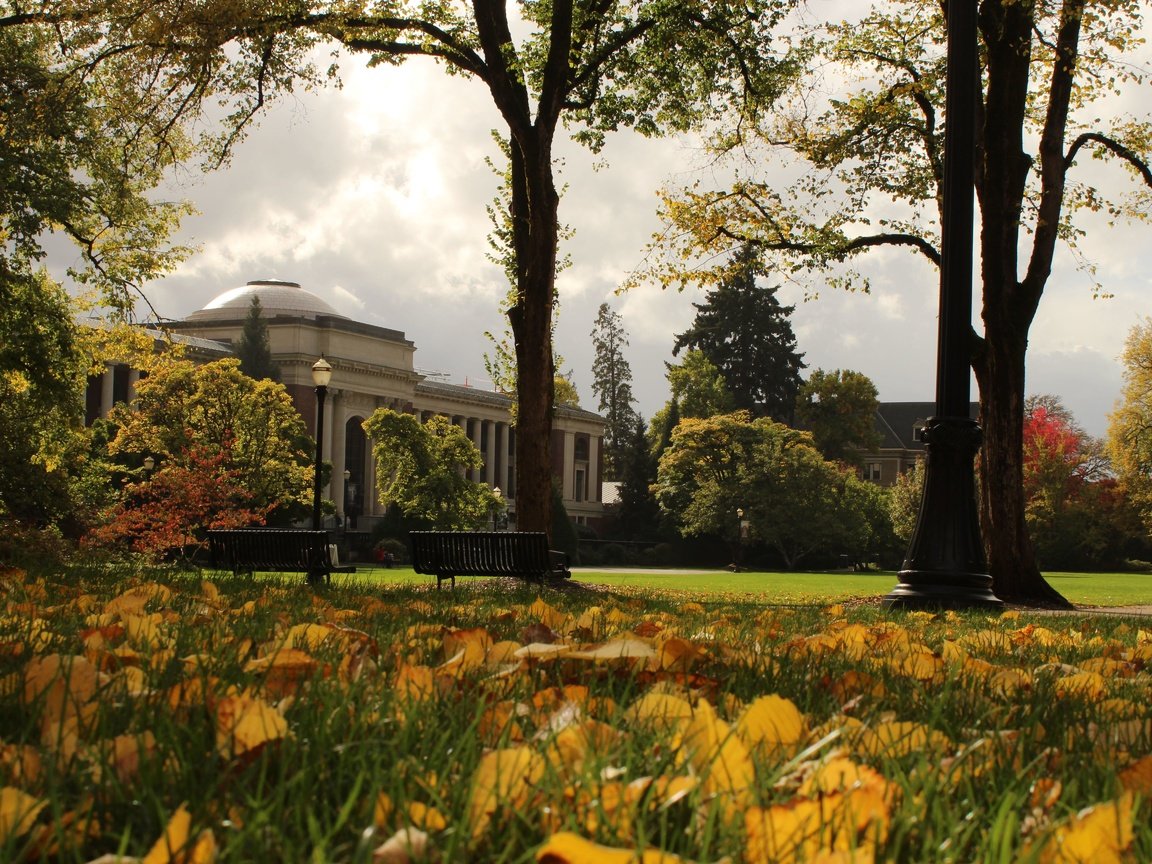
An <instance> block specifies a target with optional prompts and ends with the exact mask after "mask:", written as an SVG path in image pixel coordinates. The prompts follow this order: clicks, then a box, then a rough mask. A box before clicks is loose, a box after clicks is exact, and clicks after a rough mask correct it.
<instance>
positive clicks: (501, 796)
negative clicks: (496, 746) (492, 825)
mask: <svg viewBox="0 0 1152 864" xmlns="http://www.w3.org/2000/svg"><path fill="white" fill-rule="evenodd" d="M544 768H545V762H544V758H543V757H542V756H540V755H539V754H538V753H536V752H535V751H533V750H530V749H529V748H528V747H512V748H508V749H504V750H493V751H492V752H491V753H486V754H485V755H484V756H483V757H482V758H481V759H480V764H479V765H478V766H476V773H475V774H473V775H472V788H471V792H470V794H469V798H468V823H469V825H471V827H472V836H473V837H479V836H480V835H482V834H483V833H484V832H485V831H486V830H487V828H488V824H489V822H490V821H491V819H492V815H493V814H494V813H496V811H497V810H499V809H501V808H505V807H517V806H520V805H522V804H523V803H524V801H525V800H526V799H527V797H528V794H529V793H530V792H531V789H532V786H533V784H535V783H536V782H537V781H538V780H539V779H540V777H541V775H542V774H543V773H544Z"/></svg>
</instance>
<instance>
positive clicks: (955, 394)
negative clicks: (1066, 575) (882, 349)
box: [884, 0, 1004, 609]
mask: <svg viewBox="0 0 1152 864" xmlns="http://www.w3.org/2000/svg"><path fill="white" fill-rule="evenodd" d="M976 2H977V0H960V2H954V3H949V4H948V71H947V79H946V82H945V123H944V207H943V214H942V226H941V227H942V231H941V239H942V242H941V262H940V317H939V344H938V348H937V356H936V416H934V417H932V418H930V419H929V420H928V422H927V423H926V424H925V426H924V429H923V431H922V432H921V435H920V439H921V440H922V441H923V442H924V449H925V451H926V453H927V462H926V464H925V473H924V496H923V498H922V499H921V503H920V513H919V515H918V516H917V519H916V528H915V530H914V531H913V533H912V539H911V540H910V541H909V544H908V555H907V557H906V558H905V559H904V566H903V567H902V568H901V570H900V574H899V579H900V583H899V584H898V585H897V586H896V587H895V588H894V589H893V590H892V592H891V593H889V594H888V595H887V596H886V597H885V598H884V605H885V606H886V607H888V608H902V609H923V608H941V607H943V608H952V609H960V608H974V607H976V608H978V607H983V608H1000V607H1002V606H1003V605H1004V603H1003V601H1001V600H1000V598H999V597H997V596H996V595H995V594H993V593H992V577H991V576H990V575H988V564H987V560H986V559H985V556H984V543H983V541H982V540H981V538H980V520H979V516H978V514H977V512H976V482H975V471H974V468H973V461H974V460H975V458H976V453H977V451H978V450H979V449H980V437H981V432H980V427H979V425H977V423H976V422H975V421H974V420H972V419H971V417H970V416H969V409H968V403H969V398H970V392H969V391H970V386H969V381H970V377H971V374H972V373H971V370H970V368H969V356H970V354H971V344H972V342H971V338H972V337H971V330H972V197H973V182H972V181H973V176H974V171H975V164H974V162H975V160H974V159H973V156H972V154H973V153H974V152H975V151H976V138H975V135H976V132H975V130H976V100H977V99H979V98H980V90H979V81H980V76H979V56H978V53H977V50H976V47H977V46H976V35H977V31H976V11H977V10H976Z"/></svg>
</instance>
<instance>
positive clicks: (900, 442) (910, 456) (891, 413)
mask: <svg viewBox="0 0 1152 864" xmlns="http://www.w3.org/2000/svg"><path fill="white" fill-rule="evenodd" d="M969 410H970V411H971V415H970V416H971V417H973V418H975V417H977V416H978V415H979V412H980V403H978V402H972V403H971V404H970V406H969ZM935 413H936V403H935V402H881V403H880V405H879V407H878V408H877V409H876V431H877V432H879V433H880V447H879V449H877V450H876V451H874V452H867V453H864V455H863V458H862V460H861V473H862V476H863V478H864V479H865V480H870V481H871V482H873V483H877V484H879V485H881V486H891V485H893V484H894V483H895V482H896V478H897V477H899V476H900V475H901V474H903V473H904V472H905V471H911V470H912V469H913V468H914V467H916V463H917V461H919V460H920V459H923V458H924V453H925V451H924V442H922V441H921V440H920V430H921V429H923V428H924V424H925V423H927V422H928V419H929V418H930V417H932V416H933V415H934V414H935Z"/></svg>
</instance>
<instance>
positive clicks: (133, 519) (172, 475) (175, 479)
mask: <svg viewBox="0 0 1152 864" xmlns="http://www.w3.org/2000/svg"><path fill="white" fill-rule="evenodd" d="M229 458H230V454H229V453H228V452H227V450H220V451H216V452H212V451H209V450H208V449H207V448H203V447H192V448H190V449H189V450H188V451H187V453H185V454H183V455H182V458H180V459H179V460H174V461H173V462H172V463H171V464H168V465H164V466H161V468H160V469H159V470H158V471H156V473H155V475H153V476H151V477H146V478H144V479H143V480H142V481H141V482H137V483H130V484H128V485H127V486H126V487H125V489H124V496H123V498H122V499H121V500H120V502H119V503H118V504H116V506H115V507H114V508H113V509H112V511H111V513H110V514H109V515H108V520H107V521H106V522H105V524H103V525H101V526H100V527H98V528H96V529H95V530H93V531H92V532H91V533H90V534H89V535H88V537H86V538H85V542H86V543H87V544H88V545H89V546H105V547H114V548H115V547H126V548H128V549H130V550H131V551H133V552H137V553H140V554H143V555H145V556H147V557H149V558H151V559H153V560H162V559H165V558H170V557H173V556H175V557H184V556H185V555H188V554H190V553H192V552H194V551H195V550H197V549H199V548H201V547H202V546H203V545H204V543H205V539H206V535H205V531H207V530H209V529H215V528H242V527H246V526H250V525H257V524H263V521H264V516H265V514H266V513H267V512H268V509H269V507H268V506H264V507H259V506H256V505H255V504H254V503H253V495H252V493H251V492H250V491H249V490H248V489H247V488H245V487H244V486H243V485H242V481H241V478H240V476H239V475H240V472H239V471H238V470H237V469H236V468H230V467H228V461H229Z"/></svg>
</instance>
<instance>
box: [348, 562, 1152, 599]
mask: <svg viewBox="0 0 1152 864" xmlns="http://www.w3.org/2000/svg"><path fill="white" fill-rule="evenodd" d="M337 578H340V577H337ZM355 578H357V579H361V578H362V579H369V580H371V581H373V582H377V583H379V584H382V585H429V584H433V585H434V584H435V579H434V578H433V577H431V576H421V575H418V574H416V573H414V572H412V569H411V568H410V567H397V568H393V569H376V568H373V569H368V570H365V571H363V572H362V573H360V574H357V576H356V577H355ZM1046 578H1047V579H1048V581H1049V582H1050V583H1051V585H1052V587H1053V588H1055V589H1056V590H1057V591H1059V592H1060V593H1061V594H1063V595H1064V596H1065V597H1066V598H1068V600H1070V601H1071V602H1072V603H1074V604H1076V605H1077V606H1152V574H1147V573H1048V574H1046ZM572 579H573V581H574V582H576V583H578V584H585V585H604V586H608V587H610V588H614V589H625V590H639V591H646V590H655V591H686V592H689V593H693V594H701V595H705V596H707V595H736V596H743V597H744V598H745V599H748V600H751V601H754V602H760V603H822V602H833V601H836V600H848V599H857V598H863V597H883V596H884V595H885V594H887V593H888V592H889V591H891V590H892V589H893V588H894V587H895V586H896V582H897V576H896V573H894V572H892V571H881V570H873V571H867V572H863V573H856V572H846V571H842V570H836V571H830V572H807V571H741V572H739V573H732V572H730V571H728V570H655V569H653V570H628V569H625V568H618V569H607V570H594V569H587V570H586V569H582V568H577V569H576V570H575V571H574V572H573V575H572ZM457 581H458V582H459V583H460V584H462V585H463V584H465V583H467V582H468V581H469V577H460V579H459V580H457Z"/></svg>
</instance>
